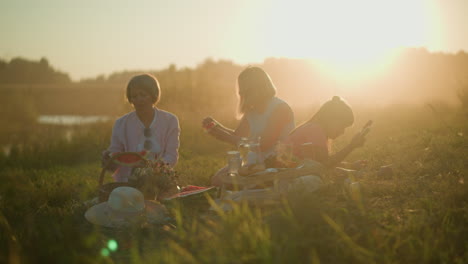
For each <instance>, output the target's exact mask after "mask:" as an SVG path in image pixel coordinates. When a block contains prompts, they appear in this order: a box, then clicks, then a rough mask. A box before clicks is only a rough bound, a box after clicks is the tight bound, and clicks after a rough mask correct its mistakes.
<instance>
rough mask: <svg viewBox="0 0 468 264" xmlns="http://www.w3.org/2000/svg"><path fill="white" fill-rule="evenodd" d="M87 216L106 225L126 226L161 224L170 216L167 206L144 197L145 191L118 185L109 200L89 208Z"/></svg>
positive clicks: (93, 221) (99, 223)
mask: <svg viewBox="0 0 468 264" xmlns="http://www.w3.org/2000/svg"><path fill="white" fill-rule="evenodd" d="M85 218H86V219H87V220H88V221H89V222H91V223H93V224H96V225H101V226H105V227H126V226H131V225H134V224H142V223H145V222H147V223H150V224H161V223H164V222H165V221H166V220H167V218H168V213H167V210H166V208H165V207H164V206H163V205H161V204H159V203H158V202H156V201H148V200H146V201H145V199H144V197H143V193H141V192H140V191H139V190H137V189H135V188H132V187H127V186H124V187H117V188H115V189H114V190H113V191H112V192H111V193H110V195H109V199H108V201H107V202H103V203H100V204H97V205H95V206H93V207H91V208H89V209H88V210H87V211H86V213H85Z"/></svg>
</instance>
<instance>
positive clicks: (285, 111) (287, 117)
mask: <svg viewBox="0 0 468 264" xmlns="http://www.w3.org/2000/svg"><path fill="white" fill-rule="evenodd" d="M292 120H293V112H292V110H291V108H290V107H289V105H287V104H280V105H278V107H276V109H275V110H274V111H273V113H272V115H271V118H270V120H268V124H267V126H266V127H265V131H264V132H263V135H262V139H261V143H260V149H261V150H262V151H265V150H267V149H270V148H271V147H272V146H274V145H275V144H276V143H277V142H278V141H279V137H280V136H281V132H282V131H283V129H284V127H285V126H287V125H288V124H289V123H290V122H291V121H292Z"/></svg>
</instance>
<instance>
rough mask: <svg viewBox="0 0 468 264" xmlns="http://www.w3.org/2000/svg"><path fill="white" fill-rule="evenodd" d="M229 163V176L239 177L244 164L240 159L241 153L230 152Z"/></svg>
mask: <svg viewBox="0 0 468 264" xmlns="http://www.w3.org/2000/svg"><path fill="white" fill-rule="evenodd" d="M227 162H228V175H229V176H233V177H235V176H237V175H239V169H240V167H241V164H242V159H241V157H240V153H239V151H228V152H227Z"/></svg>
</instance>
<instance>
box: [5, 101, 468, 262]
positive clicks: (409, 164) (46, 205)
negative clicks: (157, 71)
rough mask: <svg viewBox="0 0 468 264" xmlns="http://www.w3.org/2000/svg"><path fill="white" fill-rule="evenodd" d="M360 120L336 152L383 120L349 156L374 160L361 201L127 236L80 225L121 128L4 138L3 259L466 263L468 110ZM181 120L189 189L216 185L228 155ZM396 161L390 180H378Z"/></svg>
mask: <svg viewBox="0 0 468 264" xmlns="http://www.w3.org/2000/svg"><path fill="white" fill-rule="evenodd" d="M356 114H357V117H358V119H357V121H356V125H355V126H354V127H353V128H351V129H350V130H349V131H347V133H346V135H345V136H343V137H342V138H340V139H339V140H337V141H336V142H335V144H334V146H335V148H339V147H340V146H342V145H343V144H344V143H346V142H347V141H348V140H349V139H350V137H351V136H352V135H353V131H356V130H358V129H359V128H360V127H361V125H362V124H364V123H365V121H367V120H368V119H372V120H374V123H375V124H374V127H373V129H372V132H371V133H370V134H369V137H368V141H367V143H366V144H365V146H364V147H363V148H361V149H359V150H357V151H356V152H354V153H352V155H351V156H350V157H349V160H354V159H367V160H368V161H369V164H368V167H367V168H366V169H365V170H364V172H363V176H362V177H361V179H360V183H361V193H360V198H359V199H354V198H352V197H351V196H349V195H348V194H347V192H346V191H345V190H344V188H343V186H342V185H340V184H333V183H331V184H328V185H327V186H325V187H324V188H322V189H321V190H319V191H318V192H315V193H312V194H304V195H302V196H294V197H292V196H290V197H288V199H285V200H284V201H283V203H282V205H280V206H276V207H274V208H253V207H248V206H246V205H240V206H238V207H235V208H234V211H233V212H230V213H222V212H217V213H215V212H212V213H208V212H207V211H206V210H202V209H200V210H197V208H192V209H193V210H177V209H174V210H173V211H172V213H173V216H174V219H175V226H176V228H175V229H167V228H166V229H162V228H155V227H148V228H146V229H144V230H141V229H139V230H128V232H120V233H116V232H110V231H109V230H105V229H102V228H101V229H100V228H97V227H94V226H92V225H90V224H88V223H87V222H86V221H85V219H84V217H83V214H84V211H85V210H86V206H85V205H83V202H84V201H86V200H89V199H91V198H93V197H94V196H95V192H96V188H97V178H98V175H99V172H100V163H99V157H100V152H101V150H102V149H104V148H105V147H106V146H107V145H108V142H109V137H110V133H111V127H112V123H102V124H94V125H87V126H79V127H78V126H77V127H58V126H39V125H31V126H30V127H28V128H27V131H25V132H24V133H23V134H18V135H17V136H11V135H4V140H3V142H4V143H5V144H6V143H8V152H9V153H8V155H6V154H5V153H4V154H3V156H1V157H0V168H1V169H0V181H1V185H0V263H114V262H123V263H126V262H132V263H468V188H467V183H466V180H467V179H466V177H467V176H466V175H467V172H468V160H467V157H468V140H467V136H468V122H467V121H468V120H467V119H468V118H467V115H466V112H462V111H461V110H459V109H449V108H444V109H438V111H437V112H434V111H432V110H431V109H430V108H428V107H412V108H411V107H404V106H393V107H387V108H380V109H372V110H370V109H367V110H359V109H358V110H356ZM304 116H305V115H304ZM180 118H181V125H182V135H181V143H182V147H181V153H180V162H179V164H178V165H177V170H178V171H179V172H180V174H181V179H180V180H181V183H182V184H183V185H184V184H195V185H207V184H208V183H209V178H210V176H211V175H212V174H213V173H214V172H215V171H216V170H217V169H218V168H220V167H221V166H223V165H224V153H225V151H227V150H229V148H230V147H229V146H227V145H225V144H222V143H219V142H216V141H214V140H213V139H211V138H210V137H209V136H207V135H206V134H204V133H203V131H202V130H201V129H200V128H199V126H198V121H199V120H198V119H196V118H193V120H195V119H196V120H195V121H196V122H195V121H189V120H190V119H191V118H190V117H189V116H180ZM197 118H198V117H197ZM300 120H303V119H300ZM229 122H231V123H232V122H233V121H232V120H230V121H228V123H229ZM67 134H68V137H67V136H66V135H67ZM5 138H7V139H8V142H6V141H5ZM388 164H392V168H393V175H387V176H385V175H380V174H379V173H378V171H379V168H380V167H381V166H383V165H388ZM113 241H116V242H117V244H118V248H117V250H116V251H112V250H111V249H114V247H115V245H114V244H112V243H113Z"/></svg>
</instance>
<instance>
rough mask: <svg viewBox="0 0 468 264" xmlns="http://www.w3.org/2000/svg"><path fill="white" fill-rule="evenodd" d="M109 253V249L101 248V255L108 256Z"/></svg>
mask: <svg viewBox="0 0 468 264" xmlns="http://www.w3.org/2000/svg"><path fill="white" fill-rule="evenodd" d="M109 255H110V251H109V250H108V249H107V248H103V249H101V256H103V257H108V256H109Z"/></svg>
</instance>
